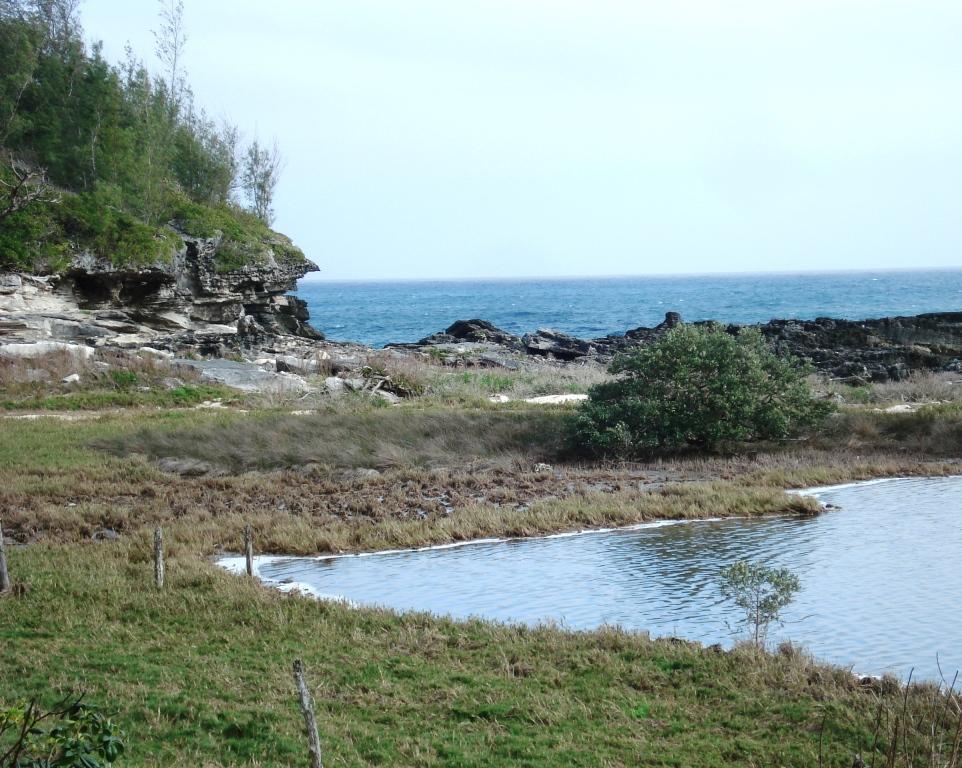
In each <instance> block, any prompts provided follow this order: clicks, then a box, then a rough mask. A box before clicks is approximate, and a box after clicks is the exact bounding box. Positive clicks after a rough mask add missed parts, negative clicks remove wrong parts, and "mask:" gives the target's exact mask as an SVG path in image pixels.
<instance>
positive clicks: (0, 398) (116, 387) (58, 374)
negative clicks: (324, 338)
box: [0, 349, 237, 411]
mask: <svg viewBox="0 0 962 768" xmlns="http://www.w3.org/2000/svg"><path fill="white" fill-rule="evenodd" d="M72 374H77V375H78V376H79V377H80V380H79V381H77V382H69V383H65V382H64V381H63V379H64V378H66V377H68V376H71V375H72ZM236 398H237V393H236V392H235V391H234V390H232V389H230V388H228V387H224V386H220V385H217V384H211V383H208V382H203V381H201V379H200V375H199V373H198V372H197V371H196V370H195V369H194V368H191V367H190V366H183V365H178V364H176V363H172V362H170V361H169V360H166V359H163V358H158V357H154V356H152V355H146V354H145V355H138V354H134V353H127V352H122V351H120V350H116V349H98V350H97V351H96V353H95V354H94V355H93V356H92V357H90V358H83V357H82V356H79V355H77V354H75V353H73V352H71V351H68V350H58V351H54V352H51V353H48V354H46V355H42V356H39V357H36V358H6V357H0V410H7V411H23V410H35V411H77V410H103V409H108V408H140V407H169V408H175V407H185V406H191V405H197V404H198V403H201V402H203V401H205V400H215V399H217V400H227V401H230V400H234V399H236Z"/></svg>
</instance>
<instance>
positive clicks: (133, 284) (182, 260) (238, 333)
mask: <svg viewBox="0 0 962 768" xmlns="http://www.w3.org/2000/svg"><path fill="white" fill-rule="evenodd" d="M181 238H182V240H183V246H182V247H181V248H180V249H179V250H178V251H177V253H176V254H175V255H174V257H173V258H172V260H171V261H170V263H161V264H153V265H149V266H145V267H130V266H121V267H118V266H115V265H114V264H112V263H111V262H110V261H108V260H105V259H99V258H95V257H94V256H92V255H91V254H89V253H82V254H78V255H77V256H76V257H75V258H74V259H73V261H72V263H71V264H70V267H69V268H68V269H67V270H66V271H65V272H64V273H63V274H61V275H56V276H48V277H38V276H31V275H20V274H10V273H5V274H0V343H5V342H18V341H19V342H33V341H41V340H46V339H58V340H68V341H73V342H77V343H83V344H94V345H97V344H103V343H110V344H118V345H121V346H127V345H132V344H138V345H143V344H146V343H149V342H154V341H156V340H157V339H158V338H165V339H167V340H168V341H169V342H170V343H171V344H176V343H178V342H182V343H184V344H185V345H188V346H190V345H201V346H203V345H204V344H207V345H208V346H214V347H217V348H220V347H223V346H224V344H225V343H226V344H227V345H228V346H230V345H231V343H232V342H238V343H239V342H243V341H244V340H246V339H251V340H254V341H257V340H263V339H264V338H266V337H269V336H275V335H290V336H296V337H300V338H305V339H322V338H323V335H322V334H320V333H319V332H318V331H316V330H315V329H314V328H312V327H311V326H310V324H309V323H308V312H307V306H306V304H305V303H304V302H303V301H301V300H299V299H297V298H295V297H293V296H288V295H286V294H287V292H288V291H290V290H293V289H294V288H295V286H296V284H297V280H298V279H299V278H301V277H303V276H304V275H305V274H307V273H308V272H314V271H317V266H316V265H315V264H313V263H312V262H310V261H307V260H304V261H300V262H296V263H294V262H291V261H281V260H277V259H275V258H274V255H273V251H272V250H271V249H270V248H269V247H267V248H266V249H265V251H264V253H263V254H261V255H260V256H259V258H258V259H257V261H256V263H251V264H248V265H245V266H241V267H238V268H233V269H229V270H224V269H219V268H218V263H217V252H218V248H219V247H220V244H221V243H220V238H219V237H213V238H192V237H188V236H186V235H181Z"/></svg>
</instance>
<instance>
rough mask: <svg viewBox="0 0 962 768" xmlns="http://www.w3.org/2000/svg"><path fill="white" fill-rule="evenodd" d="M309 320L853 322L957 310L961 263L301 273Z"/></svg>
mask: <svg viewBox="0 0 962 768" xmlns="http://www.w3.org/2000/svg"><path fill="white" fill-rule="evenodd" d="M296 295H297V296H299V297H300V298H302V299H304V300H305V301H306V302H307V305H308V308H309V309H310V313H311V323H312V325H314V327H315V328H318V329H319V330H322V331H324V333H326V334H327V336H328V338H330V339H333V340H337V341H357V342H361V343H363V344H368V345H371V346H375V347H381V346H384V345H385V344H388V343H390V342H412V341H417V340H418V339H421V338H423V337H425V336H427V335H429V334H431V333H434V332H436V331H440V330H443V329H445V328H447V327H448V326H449V325H450V324H451V323H452V322H454V321H455V320H460V319H470V318H481V319H484V320H490V321H491V322H492V323H494V324H495V325H497V326H500V327H501V328H504V329H505V330H507V331H511V332H513V333H519V334H520V333H524V332H526V331H532V330H535V329H537V328H553V329H555V330H559V331H565V332H567V333H571V334H574V335H575V336H580V337H582V338H594V337H597V336H604V335H606V334H609V333H621V332H623V331H626V330H628V329H629V328H637V327H638V326H641V325H645V326H653V325H657V324H658V323H659V322H661V321H662V319H663V318H664V316H665V312H667V311H669V310H674V311H677V312H680V313H681V314H682V317H683V318H684V319H685V320H688V321H693V320H708V319H711V320H720V321H722V322H726V323H758V322H765V321H767V320H771V319H772V318H798V319H813V318H816V317H837V318H848V319H853V320H859V319H864V318H871V317H885V316H889V315H917V314H921V313H923V312H949V311H962V269H960V270H925V271H902V270H899V271H885V272H831V273H806V274H738V275H701V276H674V277H661V276H659V277H605V278H571V279H568V278H565V279H524V280H451V281H442V280H439V281H416V282H415V281H407V282H406V281H394V282H335V281H324V280H318V279H316V278H315V279H314V280H302V281H301V282H300V285H299V286H298V290H297V293H296Z"/></svg>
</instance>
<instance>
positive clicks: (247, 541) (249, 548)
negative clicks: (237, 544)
mask: <svg viewBox="0 0 962 768" xmlns="http://www.w3.org/2000/svg"><path fill="white" fill-rule="evenodd" d="M244 555H245V556H246V558H247V575H248V576H250V577H251V578H253V577H254V530H253V528H251V524H250V523H248V524H247V525H245V526H244Z"/></svg>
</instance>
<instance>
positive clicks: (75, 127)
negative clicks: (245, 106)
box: [0, 0, 281, 271]
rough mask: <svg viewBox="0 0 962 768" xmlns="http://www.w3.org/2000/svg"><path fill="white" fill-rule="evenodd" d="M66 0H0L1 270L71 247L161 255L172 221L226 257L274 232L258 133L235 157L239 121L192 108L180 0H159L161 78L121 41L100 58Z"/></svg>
mask: <svg viewBox="0 0 962 768" xmlns="http://www.w3.org/2000/svg"><path fill="white" fill-rule="evenodd" d="M78 4H79V0H0V219H2V221H0V267H4V268H10V267H12V268H16V269H27V270H37V271H57V270H58V269H60V268H62V267H63V266H65V264H66V262H67V261H68V260H69V258H70V254H71V253H74V252H76V251H78V250H84V251H88V252H93V253H95V254H97V255H98V256H101V257H103V258H110V259H112V260H118V261H122V262H138V263H152V262H154V261H155V260H157V259H161V260H163V259H166V258H169V257H170V252H171V248H172V247H173V246H174V245H175V244H176V241H175V240H172V239H171V238H170V237H169V235H170V230H169V226H168V225H169V224H170V223H171V222H174V223H176V225H177V226H178V227H179V228H180V229H181V230H182V231H184V232H188V233H190V234H192V235H195V236H198V237H211V236H213V235H214V234H215V233H217V232H220V233H221V234H222V236H223V237H224V238H225V240H232V241H233V244H234V245H233V246H231V243H226V246H227V247H226V248H225V249H224V253H225V254H234V255H235V257H236V258H241V259H242V258H243V254H246V253H252V252H254V251H256V250H257V244H258V243H262V242H264V241H266V240H269V239H271V237H272V236H271V234H270V233H269V231H268V230H267V227H266V226H265V222H269V221H270V220H271V218H272V201H273V194H274V189H275V187H276V185H277V178H278V173H279V170H280V165H281V164H280V153H279V152H278V150H277V147H276V145H274V146H270V147H264V146H262V145H260V144H259V143H258V142H256V141H255V142H254V143H253V144H252V145H251V148H250V150H249V151H247V152H246V153H242V152H241V150H240V133H239V131H238V130H237V128H235V127H234V126H233V125H231V124H230V123H227V122H217V123H215V122H214V121H212V120H210V119H209V118H208V117H207V115H206V114H205V113H204V110H203V109H201V108H199V107H198V106H197V105H195V104H194V101H193V95H192V92H191V90H190V84H189V81H188V79H187V77H186V75H185V72H184V68H183V53H184V45H185V43H186V40H187V35H186V31H185V29H186V27H185V23H184V18H183V5H182V3H181V2H180V0H161V2H160V7H161V14H160V22H159V25H158V29H157V31H156V33H155V38H156V43H157V45H156V54H157V57H158V60H159V63H160V70H161V72H162V73H163V74H155V73H153V72H151V70H150V69H149V68H148V66H147V65H146V64H145V63H144V62H143V61H141V60H140V59H139V58H137V56H136V55H135V54H134V53H133V51H130V50H129V49H128V55H127V58H126V60H125V61H123V62H121V63H120V64H119V65H112V64H110V63H109V62H107V61H106V60H105V59H104V57H103V55H102V52H101V48H100V46H99V45H93V46H88V45H87V44H86V43H85V42H84V38H83V33H82V29H81V26H80V23H79V20H78V17H77V6H78ZM242 183H243V186H244V190H245V192H246V197H247V199H248V201H249V203H250V205H249V208H250V211H248V210H245V208H244V207H242V206H241V205H240V204H239V201H238V200H236V199H235V198H236V193H237V191H238V189H239V187H240V186H241V184H242ZM252 213H256V217H255V216H253V215H251V214H252ZM225 258H226V257H225Z"/></svg>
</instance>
